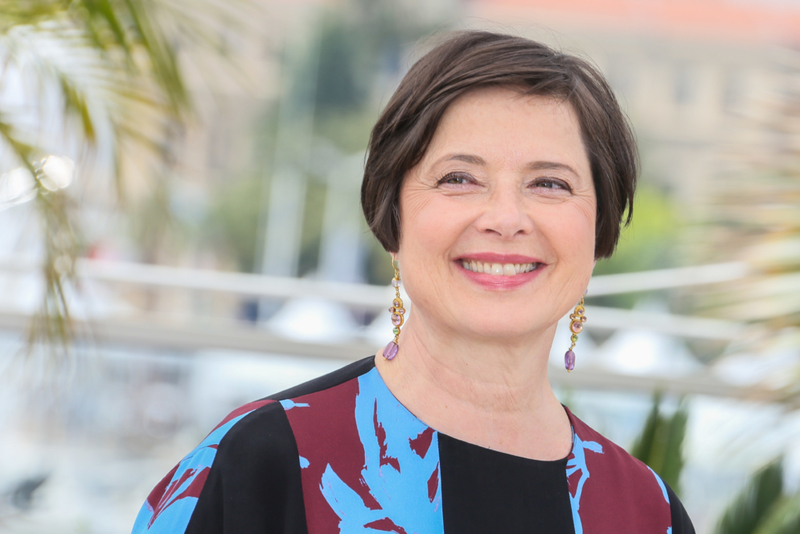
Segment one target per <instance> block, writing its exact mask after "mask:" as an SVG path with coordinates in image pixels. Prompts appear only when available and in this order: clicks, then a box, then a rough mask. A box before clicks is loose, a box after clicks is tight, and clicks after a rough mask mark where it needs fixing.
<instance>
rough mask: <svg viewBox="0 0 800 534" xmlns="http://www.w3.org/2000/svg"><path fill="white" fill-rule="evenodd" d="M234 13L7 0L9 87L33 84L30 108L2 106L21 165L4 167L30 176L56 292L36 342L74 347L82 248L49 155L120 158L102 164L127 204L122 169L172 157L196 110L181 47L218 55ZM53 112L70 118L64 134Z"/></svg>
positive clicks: (35, 326) (83, 166) (0, 18)
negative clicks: (71, 297)
mask: <svg viewBox="0 0 800 534" xmlns="http://www.w3.org/2000/svg"><path fill="white" fill-rule="evenodd" d="M235 13H236V10H235V9H231V6H230V5H221V4H218V3H217V2H214V1H213V0H202V1H197V0H192V1H189V0H171V1H163V0H136V1H132V0H0V64H2V65H3V76H2V77H1V78H0V84H2V87H0V89H3V90H5V91H11V92H12V93H13V91H15V90H16V91H19V90H20V88H24V89H23V91H24V92H26V98H28V99H29V100H31V102H29V103H30V104H32V107H31V108H29V109H20V106H19V103H14V102H13V101H8V102H6V101H2V102H0V143H2V145H3V146H2V150H4V151H6V152H7V153H10V154H11V158H10V159H11V160H13V161H10V160H6V161H5V162H4V165H6V166H11V167H12V168H13V166H14V165H17V166H21V167H22V168H23V169H27V171H28V173H29V175H30V177H31V180H32V182H33V192H34V195H33V196H34V202H35V203H36V205H37V208H38V210H37V212H38V213H39V215H40V224H41V233H42V235H43V238H44V249H45V264H44V280H45V282H46V290H45V294H44V302H43V304H42V308H41V312H40V313H39V315H38V316H37V317H36V318H35V319H34V321H33V323H32V327H31V330H30V333H31V343H29V347H32V346H33V345H34V343H35V342H36V341H54V340H60V341H62V342H63V343H62V346H63V347H64V348H67V347H68V341H69V339H70V332H71V328H70V321H69V308H68V306H67V298H66V291H67V289H66V288H67V287H68V286H71V287H74V286H75V285H76V284H75V278H74V276H75V273H74V262H75V259H76V257H77V256H78V255H79V253H80V251H81V244H80V241H81V240H80V224H79V221H78V219H77V210H76V209H74V206H73V203H74V202H76V200H75V199H74V198H72V197H70V196H69V195H68V193H67V191H66V190H63V189H58V188H54V187H52V180H51V181H50V182H48V177H47V175H46V173H45V172H44V170H43V162H44V160H45V158H46V157H47V156H48V155H49V154H51V153H53V150H54V148H55V149H56V150H59V149H60V150H62V153H69V154H70V155H72V156H73V157H75V154H77V155H78V156H79V157H80V158H82V159H80V160H79V161H78V162H77V163H78V165H77V168H78V177H79V178H86V177H87V176H88V175H90V174H91V169H92V167H93V165H94V164H95V163H96V161H97V160H101V161H102V160H110V162H111V163H110V171H109V170H107V169H105V168H103V169H102V171H103V173H104V174H107V175H110V176H111V177H112V178H113V179H114V180H115V184H116V190H117V193H118V199H119V200H120V201H123V200H125V198H126V189H125V187H124V179H123V177H124V174H125V172H124V170H125V169H129V168H131V167H135V166H136V165H139V166H140V167H141V166H142V159H144V160H145V161H150V162H151V163H153V164H157V163H158V161H159V160H162V161H163V160H165V159H166V158H167V157H168V150H167V148H166V146H167V145H168V143H169V141H170V139H169V137H170V132H172V131H174V127H173V125H174V124H177V123H181V122H183V121H185V120H187V119H188V118H189V117H190V115H191V105H190V101H189V100H190V99H189V96H188V92H187V89H186V84H185V82H184V78H183V74H182V72H181V68H180V65H179V63H180V62H179V59H178V47H179V45H180V44H181V43H192V44H194V45H202V46H204V47H205V48H206V49H209V48H210V49H212V50H217V51H218V50H220V49H221V47H220V46H219V45H220V43H219V38H220V32H219V28H220V27H221V25H222V24H227V23H231V22H233V21H234V20H235V17H234V14H235ZM10 73H11V74H13V75H10ZM9 84H15V85H14V86H13V87H9ZM54 101H56V102H58V107H56V108H54V107H53V102H54ZM54 111H60V114H61V117H60V121H58V120H57V121H56V122H55V124H56V125H59V122H60V123H61V125H63V134H62V138H61V139H57V140H54V139H52V136H53V135H54V133H53V126H54V123H53V116H52V114H53V112H54ZM48 136H49V137H48ZM101 136H102V138H101ZM98 150H99V151H101V152H104V153H103V154H100V155H99V156H101V157H98ZM126 156H127V157H126ZM142 156H145V157H144V158H143V157H142ZM104 164H105V162H104ZM145 167H146V165H145ZM140 170H144V171H145V172H146V170H145V169H140ZM6 176H8V175H6ZM73 196H74V195H73ZM150 222H151V223H152V221H150ZM149 234H152V232H150V233H149ZM48 346H49V347H51V348H53V349H54V347H55V345H54V344H53V343H49V344H48ZM54 350H55V349H54Z"/></svg>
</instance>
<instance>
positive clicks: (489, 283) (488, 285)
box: [455, 252, 547, 291]
mask: <svg viewBox="0 0 800 534" xmlns="http://www.w3.org/2000/svg"><path fill="white" fill-rule="evenodd" d="M464 260H477V261H481V262H484V263H499V264H506V263H538V264H539V266H538V267H537V268H536V269H534V270H533V271H529V272H527V273H520V274H515V275H514V276H495V275H492V274H486V273H476V272H473V271H470V270H467V269H465V268H464V267H463V265H462V264H461V263H462V262H463V261H464ZM455 264H456V266H457V268H458V269H459V271H460V272H461V273H463V274H464V276H466V277H467V278H468V279H470V280H471V281H473V282H475V283H476V284H478V285H480V286H482V287H483V288H485V289H488V290H495V291H497V290H509V289H515V288H517V287H519V286H522V285H524V284H527V283H528V282H530V281H531V280H533V279H534V278H536V277H537V276H539V273H540V272H541V271H542V270H544V269H545V268H546V267H547V264H545V263H544V262H542V260H540V259H538V258H533V257H531V256H522V255H519V254H494V253H491V252H479V253H475V254H469V255H464V256H462V257H461V258H459V259H457V260H455Z"/></svg>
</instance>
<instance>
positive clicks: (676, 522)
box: [664, 482, 695, 534]
mask: <svg viewBox="0 0 800 534" xmlns="http://www.w3.org/2000/svg"><path fill="white" fill-rule="evenodd" d="M664 485H665V486H667V495H669V508H670V513H671V514H672V534H695V532H694V525H693V524H692V520H691V519H689V514H687V513H686V510H685V509H684V508H683V504H682V503H681V501H680V499H678V496H677V495H675V492H674V491H672V488H670V487H669V485H668V484H667V483H666V482H665V483H664Z"/></svg>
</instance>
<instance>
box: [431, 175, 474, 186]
mask: <svg viewBox="0 0 800 534" xmlns="http://www.w3.org/2000/svg"><path fill="white" fill-rule="evenodd" d="M470 182H472V177H471V176H469V175H466V174H461V173H450V174H446V175H445V176H444V177H443V178H442V179H441V180H439V185H441V184H449V185H465V184H468V183H470Z"/></svg>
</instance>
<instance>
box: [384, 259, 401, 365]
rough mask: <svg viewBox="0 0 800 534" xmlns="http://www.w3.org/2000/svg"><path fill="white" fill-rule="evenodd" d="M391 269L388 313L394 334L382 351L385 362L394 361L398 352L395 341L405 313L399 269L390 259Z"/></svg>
mask: <svg viewBox="0 0 800 534" xmlns="http://www.w3.org/2000/svg"><path fill="white" fill-rule="evenodd" d="M392 267H393V268H394V278H393V279H392V287H393V288H394V293H395V297H394V300H393V301H392V307H391V308H389V311H390V312H392V324H393V325H394V328H393V329H392V333H393V334H394V340H392V341H390V342H389V343H388V344H387V345H386V348H384V349H383V357H384V358H386V359H387V360H392V359H394V357H395V356H397V352H398V351H399V350H400V346H399V345H398V344H397V340H398V339H399V338H400V327H401V326H403V320H404V319H403V316H404V315H405V313H406V310H405V308H403V299H401V298H400V269H399V267H398V265H397V261H396V260H395V259H394V258H392Z"/></svg>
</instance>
